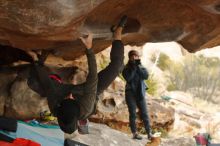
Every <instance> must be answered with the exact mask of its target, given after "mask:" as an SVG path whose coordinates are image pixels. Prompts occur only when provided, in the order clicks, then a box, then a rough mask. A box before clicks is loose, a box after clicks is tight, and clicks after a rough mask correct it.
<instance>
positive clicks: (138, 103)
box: [125, 91, 151, 135]
mask: <svg viewBox="0 0 220 146" xmlns="http://www.w3.org/2000/svg"><path fill="white" fill-rule="evenodd" d="M125 94H126V95H125V99H126V103H127V106H128V111H129V125H130V128H131V132H132V133H136V131H137V129H136V123H135V121H136V108H137V107H138V109H139V110H140V114H141V119H142V120H143V122H144V126H145V130H146V132H147V134H148V135H149V134H150V133H151V128H150V122H149V117H148V112H147V105H146V101H145V98H143V99H141V100H137V97H136V96H135V95H134V94H133V93H132V92H131V91H126V93H125Z"/></svg>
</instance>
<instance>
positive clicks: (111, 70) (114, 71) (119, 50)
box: [97, 40, 124, 95]
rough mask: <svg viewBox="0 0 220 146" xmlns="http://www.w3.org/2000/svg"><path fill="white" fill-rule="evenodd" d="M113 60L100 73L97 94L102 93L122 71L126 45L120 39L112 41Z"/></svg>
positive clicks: (111, 58)
mask: <svg viewBox="0 0 220 146" xmlns="http://www.w3.org/2000/svg"><path fill="white" fill-rule="evenodd" d="M110 60H111V62H110V63H109V65H108V66H107V67H106V68H104V69H103V70H101V71H100V72H99V73H98V87H97V95H99V94H100V93H102V92H103V91H104V90H105V89H106V88H108V86H109V85H110V84H111V83H112V81H114V80H115V78H116V77H117V76H118V74H119V73H120V72H121V71H122V68H123V61H124V45H123V43H122V42H121V41H120V40H114V41H113V42H112V48H111V53H110Z"/></svg>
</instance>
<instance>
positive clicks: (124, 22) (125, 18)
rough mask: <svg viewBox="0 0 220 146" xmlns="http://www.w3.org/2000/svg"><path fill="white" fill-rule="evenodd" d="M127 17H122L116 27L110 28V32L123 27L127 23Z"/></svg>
mask: <svg viewBox="0 0 220 146" xmlns="http://www.w3.org/2000/svg"><path fill="white" fill-rule="evenodd" d="M127 19H128V17H127V15H123V16H122V17H121V19H120V21H119V23H118V24H117V25H113V26H112V27H111V32H114V31H115V30H116V29H117V28H118V27H124V26H125V24H126V23H127Z"/></svg>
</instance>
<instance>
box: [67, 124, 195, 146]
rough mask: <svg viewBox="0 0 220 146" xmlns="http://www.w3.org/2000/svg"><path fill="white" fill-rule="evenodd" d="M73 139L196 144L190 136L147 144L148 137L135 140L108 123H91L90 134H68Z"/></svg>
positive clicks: (141, 145)
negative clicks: (107, 124)
mask: <svg viewBox="0 0 220 146" xmlns="http://www.w3.org/2000/svg"><path fill="white" fill-rule="evenodd" d="M68 137H69V138H72V139H73V140H76V141H79V142H82V143H85V144H89V145H91V146H123V145H126V146H194V145H195V140H194V139H193V138H190V137H179V138H167V139H163V138H162V139H161V142H160V145H159V143H157V142H156V141H154V142H153V143H151V144H147V142H148V141H147V137H146V135H143V137H144V138H143V139H142V140H134V139H132V138H131V137H132V136H131V135H128V134H125V133H122V132H119V131H117V130H113V129H111V128H109V127H108V126H106V125H102V124H94V123H91V124H90V134H88V135H80V134H78V133H77V132H76V133H74V134H73V135H68Z"/></svg>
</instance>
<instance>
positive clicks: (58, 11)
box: [0, 0, 220, 59]
mask: <svg viewBox="0 0 220 146" xmlns="http://www.w3.org/2000/svg"><path fill="white" fill-rule="evenodd" d="M219 7H220V1H219V0H194V1H191V0H184V1H178V0H169V1H163V0H120V1H118V0H111V1H109V0H90V1H88V0H48V1H38V0H32V1H29V0H23V1H18V0H12V1H0V14H1V15H0V44H7V45H10V46H14V47H18V48H21V49H25V50H30V49H54V48H55V49H54V51H53V53H54V54H55V55H57V56H60V57H64V58H65V59H75V58H76V57H78V56H80V55H82V54H83V51H82V49H81V48H82V47H83V46H82V44H81V42H80V41H79V40H78V39H77V38H78V37H79V36H80V34H81V33H83V32H85V29H89V30H91V31H92V32H93V33H95V38H96V39H95V43H94V49H95V51H96V52H99V51H100V50H102V49H104V48H106V46H109V45H110V40H109V38H110V37H111V34H110V33H109V32H110V31H109V28H110V26H111V25H112V24H115V23H116V22H117V21H118V19H119V18H120V17H121V16H122V15H123V14H127V15H128V23H127V27H126V28H125V31H124V35H123V40H124V42H125V44H135V45H140V44H143V43H145V42H161V41H178V42H180V43H181V44H182V45H183V46H184V47H185V48H186V49H187V50H189V51H190V52H194V51H197V50H199V49H201V48H205V47H213V46H216V45H218V44H219V42H220V36H219V32H220V28H219V27H218V24H219V21H220V16H219V14H220V8H219Z"/></svg>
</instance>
